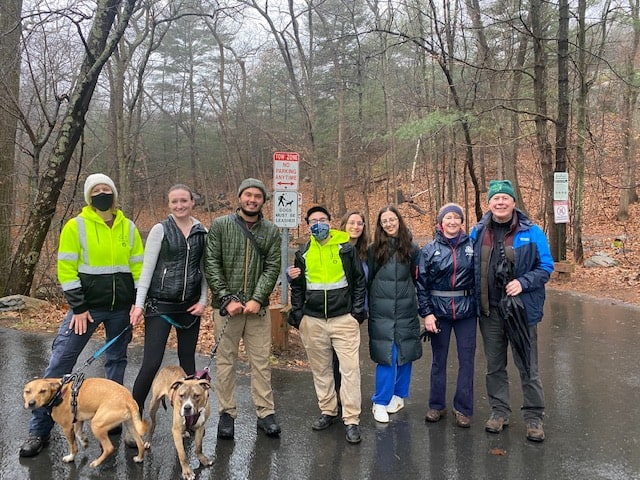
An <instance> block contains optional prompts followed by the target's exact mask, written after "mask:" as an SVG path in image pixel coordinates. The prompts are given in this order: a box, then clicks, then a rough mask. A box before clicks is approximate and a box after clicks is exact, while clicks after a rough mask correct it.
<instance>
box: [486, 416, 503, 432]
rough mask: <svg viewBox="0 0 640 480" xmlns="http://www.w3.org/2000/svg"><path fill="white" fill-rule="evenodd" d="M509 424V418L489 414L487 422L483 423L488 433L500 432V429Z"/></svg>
mask: <svg viewBox="0 0 640 480" xmlns="http://www.w3.org/2000/svg"><path fill="white" fill-rule="evenodd" d="M508 425H509V419H508V418H505V417H500V416H498V415H496V414H493V413H492V414H491V416H490V417H489V420H487V423H485V424H484V429H485V431H487V432H489V433H500V432H501V431H502V429H503V428H504V427H506V426H508Z"/></svg>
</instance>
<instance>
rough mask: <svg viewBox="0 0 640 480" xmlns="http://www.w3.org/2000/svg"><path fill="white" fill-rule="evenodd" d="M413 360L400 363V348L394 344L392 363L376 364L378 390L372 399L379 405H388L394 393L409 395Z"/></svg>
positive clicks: (399, 395)
mask: <svg viewBox="0 0 640 480" xmlns="http://www.w3.org/2000/svg"><path fill="white" fill-rule="evenodd" d="M412 366H413V362H409V363H405V364H404V365H398V348H397V347H396V344H395V343H394V344H393V348H392V350H391V365H379V364H378V365H376V391H375V393H374V394H373V396H372V397H371V401H372V402H373V403H376V404H378V405H388V404H389V402H390V401H391V397H393V396H394V395H396V396H398V397H400V398H407V397H408V396H409V384H410V383H411V370H412Z"/></svg>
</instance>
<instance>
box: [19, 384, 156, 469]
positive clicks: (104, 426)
mask: <svg viewBox="0 0 640 480" xmlns="http://www.w3.org/2000/svg"><path fill="white" fill-rule="evenodd" d="M58 391H60V401H59V403H57V402H56V403H57V404H56V405H55V406H54V407H53V408H52V410H51V417H52V418H53V420H54V421H55V422H56V423H57V424H58V425H60V427H62V431H63V432H64V435H65V436H66V437H67V442H69V449H70V451H71V453H69V455H66V456H64V457H63V458H62V461H63V462H67V463H69V462H73V460H74V459H75V457H76V454H77V453H78V446H77V445H76V437H77V438H78V441H79V442H80V444H81V445H82V447H83V448H86V447H87V444H88V442H87V437H86V436H85V435H84V433H83V432H82V425H83V422H85V421H86V420H90V421H91V431H92V432H93V434H94V435H95V437H96V438H97V439H98V441H99V442H100V445H101V446H102V455H100V456H99V457H98V458H96V459H95V460H94V461H93V462H91V466H92V467H97V466H98V465H100V464H101V463H102V462H103V461H104V459H105V458H107V457H108V456H109V455H111V454H112V453H113V450H114V448H113V444H112V443H111V440H109V430H111V429H112V428H114V427H117V426H118V425H120V424H123V425H124V427H125V428H126V429H127V430H128V431H129V433H130V435H131V437H132V438H133V439H135V441H136V446H137V447H138V455H137V456H135V457H133V460H134V462H138V463H139V462H142V459H143V458H144V443H143V441H142V435H144V434H145V432H146V429H147V424H146V422H144V421H142V420H141V419H140V413H139V411H138V404H137V403H136V401H135V400H134V399H133V397H132V396H131V393H130V392H129V390H127V389H126V388H125V387H123V386H122V385H120V384H118V383H116V382H114V381H112V380H107V379H105V378H87V379H86V380H84V382H82V385H81V386H80V389H79V391H78V395H77V406H76V412H75V419H76V422H75V423H74V422H73V420H74V412H73V408H72V404H71V400H72V396H73V395H72V383H65V384H63V383H62V379H60V378H38V379H36V380H32V381H31V382H29V383H27V384H26V385H25V387H24V390H23V393H22V396H23V397H24V408H30V409H34V408H39V407H44V406H46V405H48V404H49V402H51V401H52V400H53V399H54V397H55V396H56V394H57V393H58Z"/></svg>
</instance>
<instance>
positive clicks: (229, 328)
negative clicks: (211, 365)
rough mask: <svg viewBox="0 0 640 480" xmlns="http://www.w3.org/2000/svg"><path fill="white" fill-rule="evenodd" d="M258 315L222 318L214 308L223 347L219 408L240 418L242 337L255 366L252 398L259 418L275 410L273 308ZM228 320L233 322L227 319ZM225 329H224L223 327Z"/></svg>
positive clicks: (218, 363) (218, 380) (218, 366)
mask: <svg viewBox="0 0 640 480" xmlns="http://www.w3.org/2000/svg"><path fill="white" fill-rule="evenodd" d="M263 311H264V313H260V314H258V315H235V316H233V317H221V316H220V314H219V313H218V312H217V311H214V313H213V318H214V321H215V324H216V342H219V344H220V346H219V347H218V350H217V352H216V379H215V380H216V395H217V396H218V411H219V413H220V414H222V413H225V412H226V413H228V414H229V415H231V416H232V417H233V418H236V417H237V405H236V365H237V361H238V347H239V345H240V339H241V338H242V340H243V341H244V348H245V351H246V352H247V356H248V357H249V364H250V366H251V397H252V399H253V404H254V405H255V407H256V414H257V415H258V418H264V417H266V416H267V415H271V414H272V413H275V409H274V403H273V390H272V388H271V366H270V364H269V356H270V354H271V318H270V316H269V309H268V308H267V309H264V310H263ZM227 319H229V321H228V322H227ZM225 323H226V327H225ZM223 328H224V332H223V331H222V329H223Z"/></svg>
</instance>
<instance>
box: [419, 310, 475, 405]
mask: <svg viewBox="0 0 640 480" xmlns="http://www.w3.org/2000/svg"><path fill="white" fill-rule="evenodd" d="M476 325H477V322H476V317H468V318H460V319H457V320H441V321H440V333H438V334H437V335H434V336H432V337H431V351H432V352H433V361H432V363H431V388H430V389H429V408H433V409H435V410H444V409H445V407H446V394H447V392H446V388H447V357H448V356H449V344H450V342H451V331H452V330H453V332H454V333H455V335H456V349H457V351H458V379H457V382H456V392H455V395H454V397H453V408H455V409H456V410H457V411H459V412H460V413H462V414H463V415H466V416H467V417H470V416H472V415H473V374H474V365H475V355H476Z"/></svg>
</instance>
